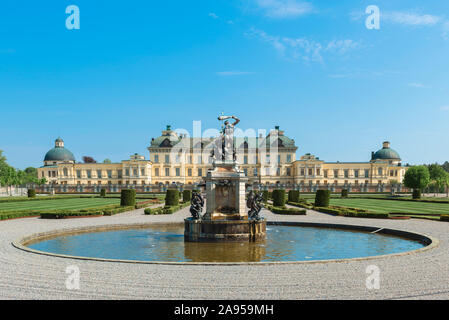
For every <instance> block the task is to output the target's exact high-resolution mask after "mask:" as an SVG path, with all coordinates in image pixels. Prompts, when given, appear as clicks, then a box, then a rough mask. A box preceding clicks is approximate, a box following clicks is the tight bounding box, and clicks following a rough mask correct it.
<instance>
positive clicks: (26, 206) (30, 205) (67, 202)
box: [0, 198, 120, 214]
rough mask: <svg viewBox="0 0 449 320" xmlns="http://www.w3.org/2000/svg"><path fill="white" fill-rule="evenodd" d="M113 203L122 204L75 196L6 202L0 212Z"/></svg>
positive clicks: (73, 208)
mask: <svg viewBox="0 0 449 320" xmlns="http://www.w3.org/2000/svg"><path fill="white" fill-rule="evenodd" d="M111 204H120V199H110V198H74V199H57V200H44V201H39V200H36V201H17V202H4V203H0V212H14V211H23V210H30V211H32V210H82V209H90V208H95V207H101V206H106V205H111ZM0 214H1V213H0Z"/></svg>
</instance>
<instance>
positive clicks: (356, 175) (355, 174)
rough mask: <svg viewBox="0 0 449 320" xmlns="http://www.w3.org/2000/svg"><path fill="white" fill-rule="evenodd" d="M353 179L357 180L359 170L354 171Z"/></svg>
mask: <svg viewBox="0 0 449 320" xmlns="http://www.w3.org/2000/svg"><path fill="white" fill-rule="evenodd" d="M354 177H355V178H358V177H359V170H354Z"/></svg>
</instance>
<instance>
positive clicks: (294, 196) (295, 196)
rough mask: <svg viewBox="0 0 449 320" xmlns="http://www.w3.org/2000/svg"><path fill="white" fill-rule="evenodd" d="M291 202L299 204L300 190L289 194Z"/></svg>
mask: <svg viewBox="0 0 449 320" xmlns="http://www.w3.org/2000/svg"><path fill="white" fill-rule="evenodd" d="M288 201H289V202H299V190H290V191H289V192H288Z"/></svg>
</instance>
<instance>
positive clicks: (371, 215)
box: [314, 207, 390, 219]
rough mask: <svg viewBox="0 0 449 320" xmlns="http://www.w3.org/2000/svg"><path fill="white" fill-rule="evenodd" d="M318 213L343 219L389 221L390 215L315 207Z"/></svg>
mask: <svg viewBox="0 0 449 320" xmlns="http://www.w3.org/2000/svg"><path fill="white" fill-rule="evenodd" d="M314 209H315V210H316V211H319V212H323V213H328V214H330V215H333V216H342V217H355V218H379V219H388V218H389V217H390V215H389V214H388V213H381V212H368V211H366V210H361V209H356V208H343V207H332V208H328V207H315V208H314Z"/></svg>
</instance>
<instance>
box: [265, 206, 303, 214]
mask: <svg viewBox="0 0 449 320" xmlns="http://www.w3.org/2000/svg"><path fill="white" fill-rule="evenodd" d="M267 209H268V210H270V211H271V212H273V213H275V214H287V215H305V214H306V212H307V211H306V210H305V209H296V208H286V207H275V206H267Z"/></svg>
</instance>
